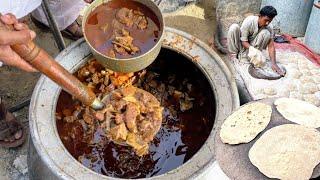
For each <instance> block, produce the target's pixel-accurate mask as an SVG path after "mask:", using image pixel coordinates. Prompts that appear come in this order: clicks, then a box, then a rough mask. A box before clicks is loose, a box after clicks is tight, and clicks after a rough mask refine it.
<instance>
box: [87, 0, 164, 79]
mask: <svg viewBox="0 0 320 180" xmlns="http://www.w3.org/2000/svg"><path fill="white" fill-rule="evenodd" d="M109 1H111V0H95V1H94V2H93V3H92V4H91V5H90V6H89V7H88V9H87V11H86V12H85V14H84V17H83V21H82V30H83V32H84V38H85V39H86V41H87V42H88V44H89V47H90V50H91V51H92V53H93V55H94V56H95V58H96V59H97V60H98V61H99V62H100V63H101V64H102V65H103V66H104V67H106V68H108V69H111V70H113V71H116V72H124V73H127V72H136V71H140V70H142V69H144V68H146V67H147V66H149V65H150V64H151V63H152V62H153V61H154V60H155V59H156V58H157V56H158V54H159V52H160V49H161V43H162V40H163V34H164V18H163V16H162V13H161V10H160V9H159V7H158V6H157V5H156V4H155V3H154V2H153V1H151V0H133V1H136V2H139V3H141V4H143V5H145V6H147V7H148V8H149V9H150V10H151V11H152V12H153V13H154V14H155V15H156V16H157V18H158V20H159V23H160V33H159V40H158V42H157V43H156V45H155V46H154V47H152V48H151V49H150V50H149V51H148V52H146V53H144V54H142V55H140V56H138V57H132V58H128V59H117V58H111V57H108V56H106V55H104V54H102V53H100V52H98V51H97V50H96V49H94V48H93V47H92V46H91V45H90V43H89V41H88V39H87V36H86V33H85V29H84V28H85V25H86V22H87V18H88V16H89V15H90V13H91V12H92V11H93V10H94V9H95V8H97V7H98V6H100V5H101V4H103V3H107V2H109Z"/></svg>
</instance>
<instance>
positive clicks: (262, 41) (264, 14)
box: [228, 6, 284, 75]
mask: <svg viewBox="0 0 320 180" xmlns="http://www.w3.org/2000/svg"><path fill="white" fill-rule="evenodd" d="M276 15H277V10H276V9H275V8H274V7H272V6H265V7H263V8H262V9H261V10H260V13H259V15H258V16H248V17H247V18H246V19H245V20H244V21H243V23H242V25H241V27H240V26H239V25H238V24H232V25H231V26H230V28H229V32H228V50H229V52H230V53H231V56H233V57H237V59H239V61H248V60H249V61H250V63H253V64H254V65H255V66H261V64H263V63H264V62H263V61H264V60H263V59H265V58H264V56H263V55H262V52H261V51H262V50H264V49H267V47H268V51H269V56H270V59H271V62H272V69H273V70H274V71H275V72H277V73H278V74H279V75H284V72H283V71H282V70H281V69H280V68H279V66H278V65H277V64H276V52H275V47H274V41H273V38H274V31H273V28H272V26H271V25H270V23H271V21H272V20H273V18H274V17H275V16H276ZM248 54H249V56H248ZM248 57H249V58H248Z"/></svg>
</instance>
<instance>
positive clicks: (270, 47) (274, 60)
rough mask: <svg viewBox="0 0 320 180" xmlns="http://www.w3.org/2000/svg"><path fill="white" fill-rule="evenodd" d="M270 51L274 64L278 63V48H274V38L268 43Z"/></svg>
mask: <svg viewBox="0 0 320 180" xmlns="http://www.w3.org/2000/svg"><path fill="white" fill-rule="evenodd" d="M268 51H269V56H270V59H271V62H272V64H276V49H275V48H274V42H273V39H271V40H270V42H269V44H268Z"/></svg>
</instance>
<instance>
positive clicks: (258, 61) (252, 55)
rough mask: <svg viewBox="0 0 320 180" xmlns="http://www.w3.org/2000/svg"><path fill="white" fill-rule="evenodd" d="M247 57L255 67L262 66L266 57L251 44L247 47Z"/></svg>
mask: <svg viewBox="0 0 320 180" xmlns="http://www.w3.org/2000/svg"><path fill="white" fill-rule="evenodd" d="M248 57H249V60H250V62H251V63H252V64H253V66H254V67H256V68H259V67H263V66H264V64H265V62H266V57H265V56H264V55H263V54H262V52H261V51H260V50H258V49H256V48H254V47H253V46H250V47H249V53H248Z"/></svg>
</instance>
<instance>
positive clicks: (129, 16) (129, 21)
mask: <svg viewBox="0 0 320 180" xmlns="http://www.w3.org/2000/svg"><path fill="white" fill-rule="evenodd" d="M116 18H117V20H118V21H119V22H120V23H122V24H125V25H126V26H128V27H132V25H133V11H132V9H128V8H121V9H119V11H118V12H117V14H116Z"/></svg>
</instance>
